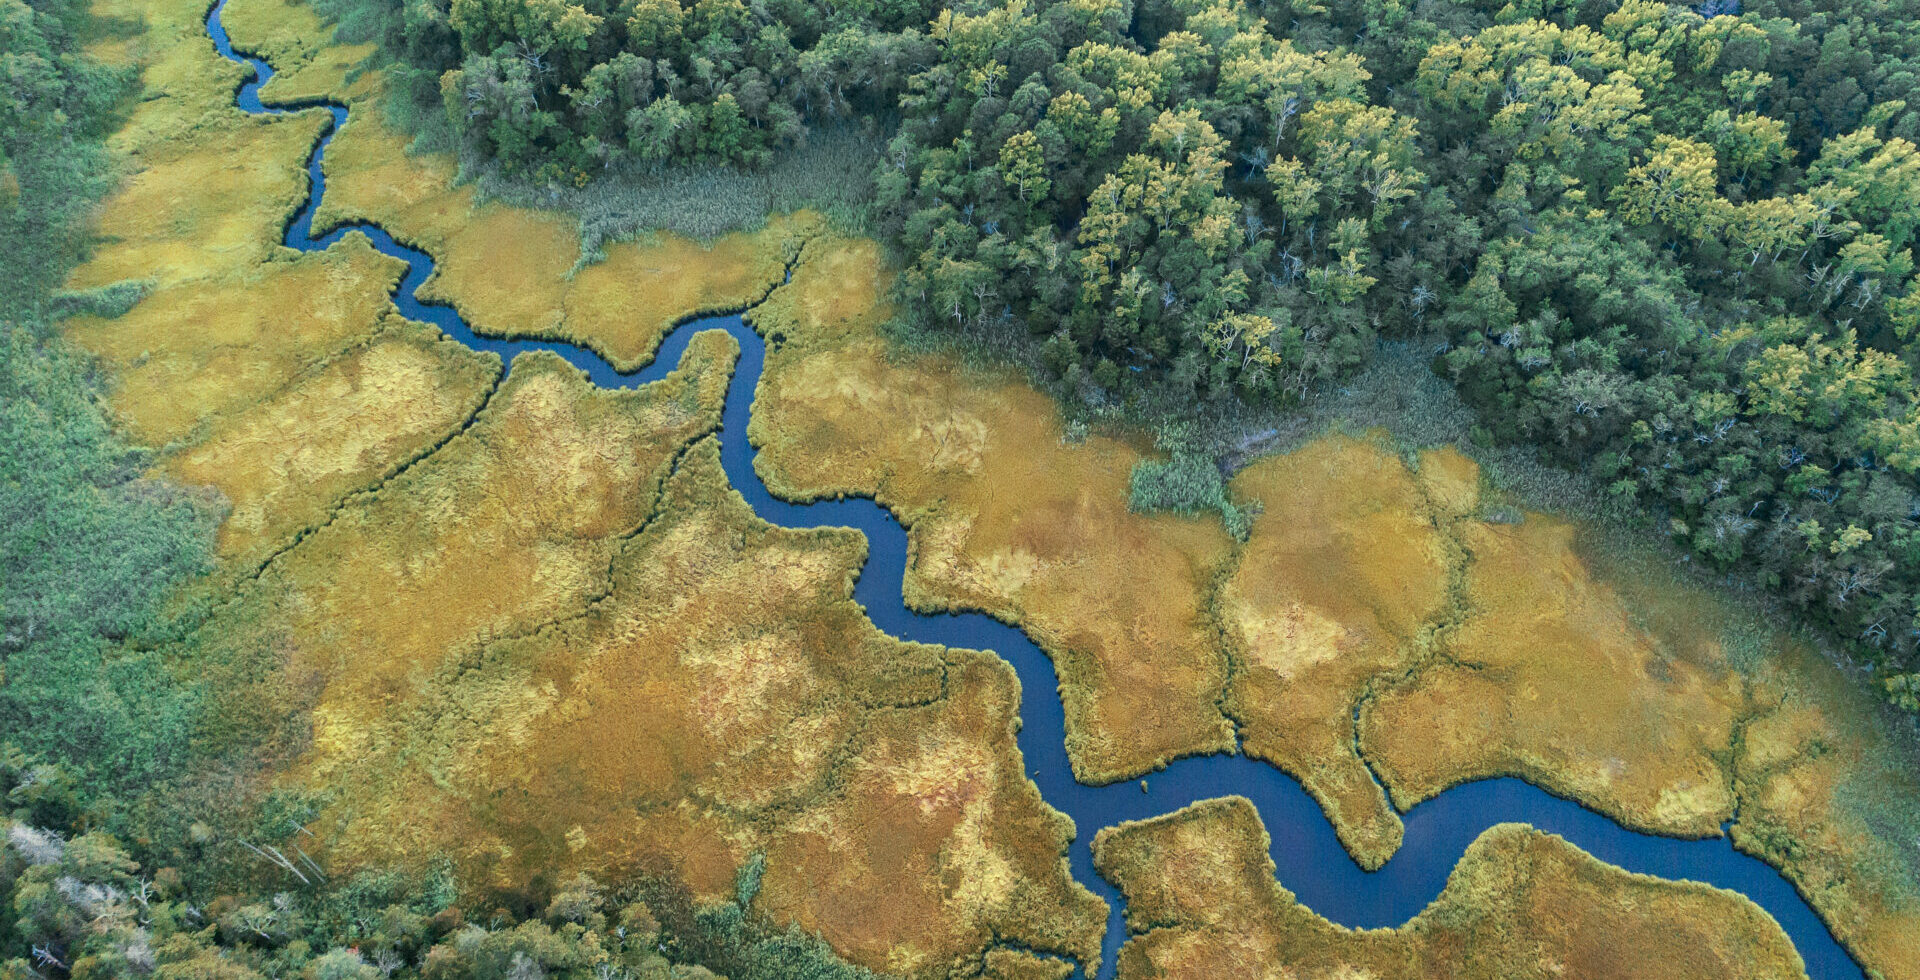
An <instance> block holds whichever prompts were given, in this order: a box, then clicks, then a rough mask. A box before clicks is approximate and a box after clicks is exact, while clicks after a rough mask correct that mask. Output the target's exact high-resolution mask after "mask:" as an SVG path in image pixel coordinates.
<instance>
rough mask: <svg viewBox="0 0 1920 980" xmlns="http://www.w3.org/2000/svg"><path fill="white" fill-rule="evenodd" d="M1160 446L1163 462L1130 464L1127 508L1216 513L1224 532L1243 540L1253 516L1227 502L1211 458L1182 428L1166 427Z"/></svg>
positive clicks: (1145, 461)
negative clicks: (1225, 525) (1130, 473)
mask: <svg viewBox="0 0 1920 980" xmlns="http://www.w3.org/2000/svg"><path fill="white" fill-rule="evenodd" d="M1158 441H1159V444H1160V448H1161V449H1163V450H1165V451H1166V452H1167V458H1166V459H1143V460H1141V461H1139V462H1137V463H1135V464H1133V473H1132V475H1131V477H1130V478H1129V480H1128V482H1127V503H1128V506H1130V507H1132V508H1133V509H1134V510H1136V511H1139V512H1141V513H1153V512H1154V511H1173V512H1174V513H1176V514H1183V515H1186V516H1189V517H1191V516H1193V515H1194V514H1201V513H1205V512H1207V511H1219V513H1220V518H1221V520H1224V521H1225V522H1226V524H1227V532H1228V533H1229V534H1232V535H1233V536H1234V537H1235V538H1236V539H1238V540H1241V541H1245V540H1246V539H1247V532H1248V531H1249V530H1250V529H1251V528H1252V524H1253V518H1252V515H1250V514H1248V513H1247V512H1246V511H1245V510H1243V509H1241V508H1240V507H1238V506H1235V505H1234V503H1233V501H1232V500H1231V499H1230V498H1228V496H1227V484H1226V481H1225V480H1224V479H1223V478H1222V476H1221V474H1220V465H1219V463H1218V462H1217V461H1216V460H1215V459H1214V457H1213V456H1212V455H1210V454H1208V453H1206V452H1205V451H1204V450H1203V449H1202V448H1201V447H1199V446H1197V445H1195V444H1194V442H1193V440H1192V439H1191V438H1189V436H1188V434H1187V429H1186V427H1184V426H1180V425H1171V426H1168V427H1167V428H1166V429H1164V430H1162V431H1161V433H1160V437H1159V440H1158Z"/></svg>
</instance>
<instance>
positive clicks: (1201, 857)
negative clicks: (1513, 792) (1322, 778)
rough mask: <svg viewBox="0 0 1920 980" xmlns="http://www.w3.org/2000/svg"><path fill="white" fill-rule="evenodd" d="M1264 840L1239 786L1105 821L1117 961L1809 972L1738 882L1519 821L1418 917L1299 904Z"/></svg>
mask: <svg viewBox="0 0 1920 980" xmlns="http://www.w3.org/2000/svg"><path fill="white" fill-rule="evenodd" d="M1267 842H1268V837H1267V831H1266V828H1265V827H1264V826H1262V824H1261V822H1260V817H1259V815H1258V814H1257V813H1255V812H1254V809H1253V806H1252V805H1251V804H1250V803H1248V802H1247V801H1246V800H1244V799H1241V798H1239V797H1228V798H1225V799H1219V800H1208V801H1205V802H1202V803H1197V804H1194V805H1193V806H1191V807H1188V808H1187V809H1185V810H1181V811H1179V812H1178V813H1174V814H1169V815H1168V816H1164V817H1159V818H1155V819H1153V820H1148V821H1143V822H1140V823H1134V824H1124V825H1122V826H1120V827H1118V828H1111V829H1108V830H1103V831H1101V833H1100V835H1099V837H1098V838H1097V839H1096V841H1095V844H1094V854H1095V857H1094V861H1095V864H1096V865H1097V866H1098V867H1099V869H1100V872H1101V874H1103V875H1105V876H1107V877H1108V878H1109V879H1111V880H1113V881H1114V882H1115V883H1116V884H1118V885H1119V886H1120V889H1121V891H1122V892H1123V893H1124V894H1125V895H1126V896H1127V915H1128V924H1129V926H1130V928H1132V929H1133V930H1134V931H1135V935H1134V936H1133V938H1131V939H1130V940H1128V942H1127V944H1126V945H1125V946H1124V947H1122V948H1121V951H1120V973H1119V976H1120V977H1121V978H1123V980H1137V978H1146V977H1160V978H1168V980H1175V978H1188V977H1192V978H1196V980H1197V978H1205V977H1219V976H1273V975H1279V976H1308V977H1357V976H1364V977H1369V978H1377V980H1391V978H1399V977H1405V978H1417V977H1499V978H1519V977H1550V976H1562V975H1564V976H1580V977H1600V976H1604V977H1618V978H1636V977H1646V978H1654V977H1674V976H1684V977H1695V978H1712V977H1727V978H1734V977H1739V978H1762V977H1777V978H1782V980H1788V978H1797V977H1802V976H1804V975H1805V974H1804V971H1803V968H1802V966H1801V963H1800V957H1799V955H1798V954H1797V953H1795V952H1794V950H1793V945H1792V943H1791V942H1790V941H1789V940H1788V939H1787V937H1786V935H1785V934H1784V933H1782V932H1781V931H1780V927H1779V926H1778V925H1777V924H1775V923H1774V921H1773V919H1772V918H1770V917H1768V915H1767V914H1766V913H1765V912H1764V911H1762V910H1761V909H1760V908H1759V907H1758V906H1755V905H1754V904H1753V903H1752V902H1750V901H1748V900H1747V899H1745V898H1744V897H1741V896H1740V895H1738V894H1737V893H1734V892H1728V891H1721V890H1719V889H1716V888H1712V887H1710V886H1706V885H1701V884H1695V883H1691V882H1670V881H1662V880H1660V879H1656V878H1647V877H1643V876H1640V875H1633V874H1629V873H1627V872H1624V871H1621V870H1619V869H1618V868H1614V867H1612V866H1610V865H1607V864H1603V863H1601V862H1600V861H1597V860H1595V859H1593V858H1592V857H1590V856H1588V855H1587V854H1586V853H1584V852H1582V851H1580V850H1579V849H1578V848H1575V847H1573V846H1572V845H1570V844H1568V843H1566V842H1565V841H1563V840H1561V839H1560V838H1558V837H1554V836H1552V835H1549V834H1542V833H1540V832H1538V831H1535V830H1531V829H1529V828H1526V827H1524V826H1522V825H1519V824H1502V825H1500V826H1497V827H1494V828H1493V829H1491V830H1488V831H1487V832H1486V833H1485V834H1482V835H1481V836H1480V838H1479V839H1478V840H1476V841H1475V842H1474V844H1473V846H1472V847H1470V848H1468V850H1467V853H1466V856H1465V857H1463V858H1462V859H1461V861H1460V863H1459V865H1458V866H1456V867H1455V868H1454V870H1453V874H1452V875H1451V876H1450V877H1449V879H1448V881H1447V887H1446V889H1445V890H1443V891H1442V892H1441V894H1440V896H1439V898H1437V899H1436V900H1435V901H1434V903H1433V904H1432V905H1429V906H1428V907H1427V908H1426V910H1425V911H1423V912H1422V913H1421V914H1420V915H1418V916H1416V917H1415V918H1414V919H1413V920H1412V921H1410V922H1408V923H1407V924H1406V925H1404V926H1401V927H1400V928H1397V929H1381V930H1375V931H1369V932H1354V931H1350V930H1347V929H1344V928H1341V927H1340V926H1337V925H1334V924H1332V923H1330V922H1328V921H1326V920H1325V919H1322V918H1320V917H1319V916H1317V915H1315V914H1314V913H1313V912H1312V911H1310V910H1308V909H1307V908H1305V907H1303V906H1301V905H1299V904H1298V903H1297V902H1296V901H1295V900H1294V897H1293V895H1292V894H1290V893H1289V892H1287V890H1286V889H1285V888H1283V887H1281V886H1280V885H1279V884H1278V883H1277V882H1275V881H1274V879H1273V862H1272V860H1271V859H1270V858H1269V857H1268V856H1267ZM1149 930H1150V931H1149Z"/></svg>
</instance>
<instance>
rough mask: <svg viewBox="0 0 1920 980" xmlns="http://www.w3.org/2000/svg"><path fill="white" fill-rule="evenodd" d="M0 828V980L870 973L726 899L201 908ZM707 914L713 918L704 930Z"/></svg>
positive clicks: (93, 848) (172, 884) (380, 900)
mask: <svg viewBox="0 0 1920 980" xmlns="http://www.w3.org/2000/svg"><path fill="white" fill-rule="evenodd" d="M15 815H16V817H18V816H22V815H24V811H22V810H15ZM0 834H4V844H3V846H0V978H5V980H49V978H56V980H58V978H69V977H71V978H106V977H122V976H147V975H151V976H154V977H156V978H160V980H262V978H267V977H300V978H302V980H390V978H394V977H399V978H402V980H547V978H552V980H616V978H618V980H713V977H714V976H715V974H714V973H713V972H712V971H710V970H709V969H707V968H706V967H704V966H700V965H697V964H695V963H691V962H689V961H688V960H687V958H686V956H685V955H683V952H684V951H692V952H694V953H696V954H705V955H712V956H715V957H717V958H719V960H721V961H723V962H725V963H726V964H727V967H728V969H729V971H731V972H730V973H729V975H731V976H734V977H738V978H753V980H776V978H778V980H791V978H802V980H805V978H819V980H829V978H831V980H842V978H844V980H866V978H872V977H873V976H874V975H873V974H872V973H870V972H868V971H865V970H861V969H858V968H855V967H851V966H848V965H847V964H845V963H843V962H841V961H839V960H837V959H835V958H834V957H833V955H832V953H831V951H830V950H828V949H827V947H826V945H825V944H824V943H822V942H820V941H819V940H818V939H816V938H813V937H808V936H804V935H802V934H800V933H798V932H796V931H793V930H791V929H790V930H788V931H785V932H774V931H771V930H768V929H766V928H765V927H763V926H762V925H760V924H759V923H756V922H751V921H747V919H746V916H745V915H744V914H743V911H742V906H741V905H739V904H737V903H733V902H728V903H725V904H723V905H721V906H716V907H713V908H711V909H708V910H703V911H702V912H701V914H700V915H699V916H698V917H697V918H698V919H699V921H700V922H702V923H703V925H702V926H701V927H700V933H699V934H698V935H697V936H694V937H691V938H689V939H682V938H679V937H676V936H675V935H673V934H672V932H671V929H670V927H668V926H663V925H662V923H661V921H660V920H659V919H658V918H656V917H655V915H654V913H653V911H652V910H651V909H650V908H649V907H648V905H647V904H646V903H645V902H644V901H641V900H639V899H637V898H635V897H633V896H632V895H629V894H613V893H610V892H609V891H608V890H606V889H603V888H601V887H600V886H598V885H597V884H596V883H595V882H594V881H592V880H591V879H589V878H587V877H585V876H584V875H583V876H579V877H576V878H575V879H573V880H572V881H570V882H567V883H566V884H565V885H563V886H561V887H560V888H559V889H557V890H556V891H555V892H554V893H553V894H552V896H551V898H550V900H548V901H547V902H546V903H545V905H544V906H535V907H533V908H531V909H529V910H527V911H526V913H525V914H524V915H516V914H515V913H513V912H512V911H509V910H507V909H505V908H501V909H497V910H495V911H494V912H493V913H492V914H490V915H489V916H488V917H487V921H485V922H484V923H481V922H470V921H468V920H467V918H466V917H465V916H463V915H462V913H461V912H460V910H459V908H458V907H457V906H456V905H455V904H454V898H455V896H454V893H453V891H452V888H451V885H450V880H451V879H450V877H449V876H448V875H446V874H445V873H444V872H441V873H434V874H429V875H427V876H425V877H424V878H422V877H409V876H404V875H398V874H393V873H363V874H361V875H359V876H357V877H355V878H354V879H352V880H351V881H349V882H347V883H345V884H343V885H337V886H328V887H318V886H317V885H316V881H317V879H314V880H309V881H307V882H305V883H301V884H292V883H291V881H290V882H289V885H290V887H288V888H287V889H286V890H282V891H278V892H273V893H270V894H269V895H266V896H264V897H260V898H257V899H254V898H247V897H234V896H225V897H221V898H219V899H218V900H216V901H213V902H207V903H201V902H196V901H195V900H194V896H193V895H191V894H190V893H189V891H188V890H187V889H186V888H185V887H183V885H182V882H181V877H180V875H179V874H178V873H177V872H175V871H174V870H173V869H162V870H160V871H158V872H149V871H148V870H146V869H143V868H141V867H140V865H139V864H137V863H136V862H135V861H134V860H133V859H132V858H130V857H128V855H127V854H126V852H125V851H124V850H123V849H122V848H121V846H120V844H119V842H118V841H116V840H115V839H114V838H112V837H110V836H109V835H107V834H104V833H97V832H96V833H89V834H83V835H80V836H77V837H74V838H72V839H71V840H68V839H65V838H63V837H62V836H61V835H60V834H58V833H55V832H53V831H49V830H45V829H41V828H39V827H37V826H35V825H34V824H32V823H30V822H26V821H24V820H9V819H5V818H0ZM316 875H317V872H316ZM746 880H747V878H746V876H745V875H743V876H742V881H743V883H744V882H745V881H746ZM748 897H749V898H750V896H748ZM717 910H732V913H733V914H732V915H722V914H719V913H718V912H717ZM716 918H718V919H724V920H725V921H726V924H725V925H723V926H716V927H713V928H709V927H707V926H706V925H704V923H707V922H708V921H709V920H713V919H716ZM669 954H671V955H669Z"/></svg>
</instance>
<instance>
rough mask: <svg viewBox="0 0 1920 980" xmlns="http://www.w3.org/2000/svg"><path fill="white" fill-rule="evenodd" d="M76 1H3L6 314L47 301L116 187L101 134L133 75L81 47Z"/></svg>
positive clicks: (0, 99)
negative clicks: (90, 216) (102, 198)
mask: <svg viewBox="0 0 1920 980" xmlns="http://www.w3.org/2000/svg"><path fill="white" fill-rule="evenodd" d="M85 8H86V5H85V4H84V3H78V2H75V0H33V2H31V3H28V2H24V0H0V66H4V70H0V251H4V254H5V255H6V257H7V259H6V270H7V274H6V275H5V276H0V314H4V315H6V316H7V317H8V318H9V319H12V318H15V317H17V316H19V315H21V314H22V313H23V312H24V311H26V310H31V309H34V308H36V307H37V306H39V305H40V304H41V303H42V302H44V300H45V297H46V292H47V290H49V289H51V288H53V286H54V285H55V284H56V283H57V282H58V280H59V278H60V276H61V275H63V274H64V273H65V272H66V269H67V267H68V265H69V264H70V263H71V262H72V260H73V258H74V256H75V250H76V249H77V248H78V246H79V244H80V237H81V234H82V230H81V228H80V227H79V226H78V224H77V223H76V219H78V218H80V217H81V216H82V215H84V214H85V213H86V210H87V208H88V206H90V205H91V204H92V202H93V201H94V199H95V198H97V197H98V196H99V195H100V194H101V193H103V192H104V191H105V190H106V188H107V187H109V186H111V181H112V171H111V168H110V167H107V166H106V165H105V160H106V156H105V152H104V151H103V150H102V148H101V146H100V136H101V134H102V132H103V130H104V129H105V128H106V126H107V124H108V122H109V121H110V120H109V116H110V114H111V109H112V107H113V105H114V104H115V103H116V102H118V101H119V100H120V99H121V98H122V96H123V95H124V94H125V92H126V88H127V78H126V76H125V73H123V72H119V71H114V70H111V69H108V68H105V67H103V66H101V65H99V64H98V63H96V62H93V61H90V60H88V59H86V58H84V57H82V56H81V55H80V53H79V52H78V49H77V44H78V37H77V34H78V32H80V31H83V30H85V29H86V28H87V21H86V18H85V16H84V11H85Z"/></svg>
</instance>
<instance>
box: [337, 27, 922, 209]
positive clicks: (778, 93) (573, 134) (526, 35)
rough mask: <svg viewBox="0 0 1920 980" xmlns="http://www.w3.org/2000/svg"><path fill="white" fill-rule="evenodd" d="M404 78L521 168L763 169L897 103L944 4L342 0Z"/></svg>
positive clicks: (557, 172)
mask: <svg viewBox="0 0 1920 980" xmlns="http://www.w3.org/2000/svg"><path fill="white" fill-rule="evenodd" d="M321 9H322V10H323V11H325V12H328V13H331V14H332V15H334V16H335V17H336V18H338V19H339V20H340V21H341V23H342V26H343V27H344V28H345V29H346V31H347V32H348V35H349V36H352V37H367V36H378V37H380V38H381V39H382V40H383V41H384V44H385V47H386V49H387V50H388V51H389V52H390V53H391V54H392V55H393V56H394V65H393V68H392V69H391V74H392V77H393V78H394V79H395V80H396V82H398V84H399V86H400V87H401V88H402V89H403V90H404V95H405V96H406V97H407V98H410V99H411V100H413V101H414V102H416V103H423V102H428V101H431V102H434V103H436V104H439V105H442V106H443V107H444V109H445V114H446V119H447V122H448V125H449V126H450V128H451V131H452V134H453V137H454V139H455V140H456V141H457V142H458V144H459V145H460V146H461V147H462V148H463V149H464V150H466V151H467V152H469V153H470V154H471V155H473V156H474V157H477V158H479V159H484V160H488V161H491V162H494V163H497V164H499V165H501V166H502V167H503V168H504V169H505V170H506V171H507V172H509V173H515V174H526V175H531V176H535V177H537V178H539V179H542V180H547V181H555V182H564V181H571V182H576V183H584V182H585V181H586V180H587V179H588V178H589V177H590V176H591V175H593V174H596V173H600V172H602V171H605V170H609V169H615V168H620V167H626V166H636V165H638V166H657V165H661V164H668V163H677V162H688V161H697V162H701V163H707V164H715V163H717V164H742V165H749V166H764V165H765V164H767V163H768V162H769V161H771V159H772V157H773V153H774V151H775V150H778V149H783V148H788V147H792V146H795V145H797V144H799V143H801V142H803V141H804V140H805V139H806V137H807V134H808V131H809V129H810V127H811V126H813V125H817V124H819V123H821V122H826V121H830V120H835V119H845V118H849V117H852V116H854V115H856V114H862V115H867V114H872V113H874V112H882V111H886V110H887V109H889V108H890V107H891V106H892V105H893V103H894V102H895V100H896V99H897V96H898V93H899V92H900V90H901V89H902V87H903V86H904V85H905V82H906V78H907V75H908V74H909V73H910V72H911V71H912V70H913V68H912V66H913V65H915V64H919V63H926V62H928V61H931V60H933V58H934V57H935V54H934V52H935V47H934V44H933V42H932V41H931V39H929V38H928V37H927V35H926V33H925V25H926V23H927V21H928V20H929V19H930V18H931V17H932V16H933V14H934V12H935V11H936V9H937V5H936V4H935V3H934V2H933V0H856V2H851V3H836V4H820V3H812V2H809V0H768V2H759V3H753V4H748V3H745V2H743V0H698V2H689V3H681V2H678V0H624V2H618V3H616V2H612V0H583V2H581V3H568V2H566V0H539V2H533V3H525V2H522V0H452V2H436V0H328V2H326V3H323V4H322V7H321Z"/></svg>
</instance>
